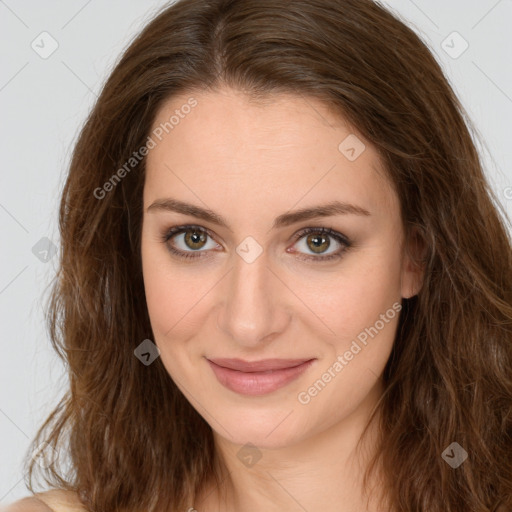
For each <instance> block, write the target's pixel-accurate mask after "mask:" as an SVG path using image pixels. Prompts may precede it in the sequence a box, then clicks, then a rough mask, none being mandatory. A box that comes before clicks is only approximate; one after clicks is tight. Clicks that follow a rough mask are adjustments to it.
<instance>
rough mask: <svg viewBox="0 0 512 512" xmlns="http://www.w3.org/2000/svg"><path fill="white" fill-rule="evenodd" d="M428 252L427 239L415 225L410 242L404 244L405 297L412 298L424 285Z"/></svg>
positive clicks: (403, 285) (402, 288)
mask: <svg viewBox="0 0 512 512" xmlns="http://www.w3.org/2000/svg"><path fill="white" fill-rule="evenodd" d="M426 254H427V244H426V242H425V239H424V237H423V236H422V235H421V233H420V231H419V229H418V228H417V227H416V226H413V228H412V229H411V233H410V238H409V240H408V243H405V244H404V252H403V257H402V273H401V277H400V285H401V293H402V297H403V298H404V299H410V298H411V297H413V296H415V295H417V294H418V293H419V291H420V290H421V287H422V286H423V280H424V277H425V262H426V260H425V258H426Z"/></svg>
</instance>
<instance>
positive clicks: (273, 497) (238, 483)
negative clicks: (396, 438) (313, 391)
mask: <svg viewBox="0 0 512 512" xmlns="http://www.w3.org/2000/svg"><path fill="white" fill-rule="evenodd" d="M382 390H383V388H382V383H381V380H379V381H378V384H377V385H376V386H375V387H374V388H373V389H372V391H371V392H370V393H369V394H368V395H367V397H366V399H365V401H364V402H363V403H361V404H359V406H358V407H357V408H356V409H355V410H354V411H352V413H351V414H349V415H348V416H346V417H345V418H344V419H343V420H342V421H341V422H338V423H336V424H333V425H330V426H328V427H327V428H325V429H324V430H322V431H319V432H316V433H313V434H312V435H310V436H309V437H307V438H302V439H301V440H300V441H299V442H297V443H295V444H293V445H287V446H282V447H278V448H274V449H257V448H254V451H255V452H257V453H258V456H259V455H261V458H259V460H257V462H256V463H255V464H254V465H250V466H245V465H244V464H243V463H242V462H241V460H240V458H239V456H238V452H239V450H240V448H241V446H240V445H235V444H233V443H231V442H230V441H229V440H228V439H226V438H224V437H221V436H219V435H218V433H216V432H214V439H215V446H216V452H217V455H218V466H219V471H220V474H221V475H222V485H221V487H220V488H219V487H218V486H217V485H213V484H212V485H211V486H210V487H209V488H208V489H207V490H205V492H203V493H202V494H201V495H200V497H199V499H198V501H197V503H196V506H195V508H196V509H197V510H198V511H199V512H203V511H204V512H214V511H217V510H218V511H221V510H222V511H223V512H234V511H240V510H243V511H244V512H257V511H258V512H259V511H261V510H266V511H269V512H273V511H276V512H277V511H282V510H290V511H295V510H297V512H300V511H304V510H307V511H308V512H317V511H318V512H320V511H322V512H331V511H332V512H335V511H336V512H339V511H340V510H343V512H356V511H357V512H362V511H365V512H373V511H376V510H377V503H376V497H375V496H374V495H372V496H371V499H370V500H369V501H367V498H368V496H367V495H365V489H364V488H363V476H364V472H365V470H366V469H367V466H368V462H369V460H370V458H371V456H372V455H373V454H374V453H375V448H376V446H377V443H378V442H379V429H378V424H379V419H380V415H379V414H376V416H375V418H374V420H373V421H372V423H371V425H370V427H369V428H368V432H367V434H366V435H365V437H364V439H362V441H361V443H360V444H358V442H359V440H360V439H361V436H362V434H363V430H364V428H365V426H366V424H367V422H368V420H369V418H370V414H371V412H372V410H373V408H374V407H375V406H376V404H377V402H378V400H379V398H380V396H381V395H382ZM377 481H380V478H379V475H378V474H377V479H375V480H374V479H372V482H377ZM373 485H377V487H378V486H379V484H375V483H372V486H373ZM378 490H379V489H375V491H378Z"/></svg>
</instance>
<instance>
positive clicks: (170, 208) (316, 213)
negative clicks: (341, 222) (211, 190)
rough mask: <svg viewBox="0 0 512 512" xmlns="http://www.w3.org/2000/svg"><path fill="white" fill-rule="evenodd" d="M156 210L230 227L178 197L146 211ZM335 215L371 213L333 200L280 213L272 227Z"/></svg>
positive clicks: (366, 214) (203, 209)
mask: <svg viewBox="0 0 512 512" xmlns="http://www.w3.org/2000/svg"><path fill="white" fill-rule="evenodd" d="M156 211H167V212H176V213H182V214H184V215H190V216H192V217H197V218H199V219H202V220H205V221H208V222H211V223H212V224H216V225H218V226H222V227H225V228H227V229H230V227H229V224H228V222H227V221H226V220H225V219H224V218H223V217H222V216H221V215H219V214H217V213H215V212H213V211H212V210H209V209H206V208H202V207H200V206H196V205H193V204H190V203H185V202H183V201H178V200H177V199H172V198H164V199H157V200H156V201H155V202H153V203H152V204H151V205H150V206H148V208H147V209H146V212H148V213H149V212H156ZM333 215H362V216H366V217H369V216H371V213H370V212H369V211H368V210H366V209H365V208H362V207H361V206H357V205H354V204H350V203H344V202H341V201H332V202H330V203H327V204H325V205H319V206H312V207H310V208H303V209H301V210H295V211H292V212H287V213H283V214H282V215H279V217H276V219H275V220H274V223H273V225H272V229H278V228H282V227H286V226H290V225H292V224H296V223H297V222H301V221H304V220H310V219H314V218H319V217H330V216H333Z"/></svg>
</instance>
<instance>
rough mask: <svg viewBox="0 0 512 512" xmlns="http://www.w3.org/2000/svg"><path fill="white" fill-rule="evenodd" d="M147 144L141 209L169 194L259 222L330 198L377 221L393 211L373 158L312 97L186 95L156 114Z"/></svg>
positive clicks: (371, 149)
mask: <svg viewBox="0 0 512 512" xmlns="http://www.w3.org/2000/svg"><path fill="white" fill-rule="evenodd" d="M155 134H156V135H155ZM151 136H152V138H153V140H154V142H155V146H154V148H153V149H151V150H150V152H149V153H148V156H147V162H146V179H145V187H144V204H145V207H147V205H148V203H149V202H150V201H153V200H155V199H158V198H160V197H165V194H166V193H167V195H169V196H173V197H176V196H177V195H181V196H183V195H186V196H187V199H192V198H194V195H195V196H196V197H195V199H196V201H197V199H198V198H200V199H203V198H204V199H205V200H206V198H208V200H206V202H207V203H208V204H209V206H212V209H213V208H214V207H218V208H220V209H221V210H223V211H227V210H228V209H229V207H230V205H233V206H235V205H238V206H239V204H240V202H241V201H243V202H244V203H245V208H246V209H249V210H254V212H255V213H256V212H257V211H258V209H259V211H260V212H261V208H262V204H264V205H265V208H267V207H268V208H269V209H272V206H273V205H276V211H279V213H281V211H282V210H283V209H286V208H292V207H293V206H294V205H295V204H296V203H297V202H299V201H300V205H298V206H301V207H306V206H308V205H309V204H313V203H315V204H316V203H318V201H319V200H323V201H325V200H334V199H337V200H342V201H343V200H346V201H347V202H357V201H358V202H359V204H361V206H364V207H365V208H367V209H369V210H370V211H373V212H375V213H377V214H378V213H379V212H380V213H384V211H389V210H390V209H396V208H397V204H396V201H397V198H396V197H395V195H394V192H393V190H392V187H391V186H390V183H389V182H388V180H387V179H386V178H385V173H384V171H383V168H382V165H381V161H380V158H379V155H378V153H377V151H376V149H375V148H374V147H373V146H372V145H370V144H369V143H368V141H366V140H365V139H364V138H363V137H362V136H361V135H360V134H358V133H357V131H356V130H354V128H352V127H351V126H349V125H348V124H347V123H346V122H345V121H344V120H343V119H342V118H341V116H339V115H336V114H335V113H334V112H333V111H332V110H331V109H329V108H328V107H327V106H326V105H325V104H324V103H322V102H320V101H318V100H315V99H312V98H306V97H304V96H299V95H297V96H295V95H288V94H276V95H272V96H268V97H266V98H264V99H263V100H261V101H260V100H258V101H255V100H254V99H251V98H249V97H248V96H247V95H245V94H244V93H242V92H240V91H234V90H232V89H227V88H224V89H220V90H218V91H216V92H196V91H194V92H190V93H183V94H180V95H177V96H174V97H172V98H171V99H169V100H168V101H167V102H165V103H164V104H163V105H162V107H161V108H160V110H159V111H158V113H157V115H156V117H155V119H154V122H153V125H152V128H151ZM354 156H355V158H354ZM234 213H236V212H235V211H234Z"/></svg>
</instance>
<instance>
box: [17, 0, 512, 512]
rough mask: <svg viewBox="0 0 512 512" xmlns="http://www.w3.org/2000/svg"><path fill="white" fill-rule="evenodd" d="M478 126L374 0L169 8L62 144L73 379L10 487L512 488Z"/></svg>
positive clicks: (169, 496)
mask: <svg viewBox="0 0 512 512" xmlns="http://www.w3.org/2000/svg"><path fill="white" fill-rule="evenodd" d="M468 126H470V121H469V120H468V119H467V117H466V114H465V112H464V110H463V108H462V106H461V105H460V103H459V101H458V99H457V98H456V96H455V94H454V92H453V91H452V89H451V88H450V86H449V84H448V82H447V80H446V78H445V77H444V76H443V73H442V71H441V69H440V67H439V65H438V64H437V62H436V61H435V59H434V58H433V56H432V55H431V53H430V52H429V50H428V49H427V47H426V46H425V45H424V43H423V42H422V41H421V40H420V39H419V38H418V36H417V35H415V34H414V33H413V32H412V31H411V30H410V29H409V28H407V27H406V26H405V25H404V24H403V23H402V22H400V21H399V20H397V19H396V18H395V17H393V16H392V15H391V14H390V13H389V12H388V11H386V10H385V9H384V8H382V7H381V6H380V5H378V4H377V3H374V2H373V1H370V0H328V1H327V0H308V1H305V0H296V1H293V2H287V1H284V0H272V1H268V0H210V1H204V0H181V1H178V2H177V3H176V4H173V5H171V6H169V7H168V8H166V9H165V10H164V11H163V12H161V13H160V14H159V16H157V17H156V18H155V19H154V20H153V21H152V22H151V23H149V24H148V25H147V27H146V28H145V29H144V30H143V32H142V33H141V34H140V35H139V36H138V37H137V38H136V40H135V41H134V42H133V43H132V44H131V45H130V47H129V48H128V50H127V51H126V52H125V53H124V55H123V57H122V59H121V60H120V62H119V63H118V64H117V66H116V67H115V69H114V71H113V72H112V74H111V76H110V78H109V80H108V81H107V83H106V84H105V87H104V89H103V91H102V93H101V95H100V97H99V99H98V102H97V103H96V105H95V107H94V109H93V111H92V112H91V114H90V116H89V118H88V120H87V123H86V124H85V126H84V128H83V130H82V132H81V136H80V138H79V140H78V142H77V145H76V148H75V151H74V154H73V159H72V162H71V167H70V171H69V176H68V178H67V181H66V184H65V187H64V190H63V194H62V201H61V208H60V230H61V237H62V253H61V268H60V272H59V276H58V277H59V279H58V281H57V283H56V284H55V287H54V290H53V295H52V301H51V303H50V314H49V320H50V324H49V325H50V332H51V337H52V340H53V343H54V346H55V348H56V350H57V351H58V352H59V354H60V355H61V356H62V357H63V359H64V361H65V362H66V363H67V364H68V365H69V370H70V371H69V378H70V389H69V391H68V392H67V393H66V395H65V396H64V397H63V399H62V401H61V403H60V404H59V406H58V407H57V408H56V409H55V411H54V412H53V413H52V415H51V416H50V417H49V418H48V420H47V421H46V422H45V424H44V425H43V426H42V427H41V430H40V431H39V433H38V436H37V438H36V439H35V440H34V446H33V449H35V448H36V447H40V446H41V444H42V443H43V447H44V449H42V450H41V455H40V457H36V458H35V459H30V460H29V459H28V457H27V465H28V472H27V475H28V480H27V484H28V485H29V488H30V490H31V491H32V492H33V493H34V492H35V491H34V488H33V486H32V478H33V473H34V471H35V470H44V471H42V473H43V474H44V475H45V478H46V482H47V483H48V484H49V485H50V486H51V487H52V488H53V490H51V491H43V492H40V493H37V494H36V497H33V498H27V499H25V500H22V502H18V504H16V505H14V506H18V507H24V508H23V510H39V509H38V508H37V507H44V510H48V509H49V510H52V509H53V510H56V511H59V510H64V509H65V510H72V509H73V508H72V507H76V510H90V511H109V512H110V511H127V512H128V511H129V512H132V511H155V512H160V511H162V512H163V511H173V512H174V511H186V510H189V511H193V510H197V511H200V512H202V511H206V512H213V511H223V512H231V511H235V510H236V511H244V512H247V511H261V510H266V511H273V510H288V511H292V510H308V511H309V512H314V511H318V510H322V511H324V512H325V511H328V512H329V511H335V510H336V511H338V510H344V511H350V512H352V511H354V512H355V511H362V510H365V511H372V512H373V511H382V510H386V511H388V510H389V511H412V510H417V511H429V512H438V511H439V512H440V511H446V510H450V511H452V512H455V511H463V510H464V511H468V510H471V511H478V512H484V511H486V512H488V511H496V510H500V511H503V510H511V507H512V461H511V457H510V454H511V453H512V450H511V448H512V370H511V368H512V343H511V342H512V322H511V320H512V247H511V240H510V236H509V233H508V232H507V229H506V226H505V215H503V217H502V216H500V214H499V213H498V211H497V206H496V205H497V204H499V203H498V202H497V201H496V198H495V197H494V196H493V193H492V191H491V189H490V187H489V185H488V183H487V181H486V179H485V176H484V173H483V171H482V165H481V162H480V159H479V156H478V154H477V151H476V149H475V146H474V143H473V141H472V138H471V133H470V131H469V128H468ZM65 436H69V437H67V438H66V437H65ZM44 443H47V444H44ZM31 453H32V451H31ZM65 454H66V455H67V454H69V457H70V461H71V466H72V471H71V472H67V473H66V471H65V470H63V469H62V467H61V465H59V462H60V461H61V459H62V458H64V455H65ZM41 460H43V461H45V463H44V464H41V463H40V461H41ZM38 462H39V464H38ZM59 500H60V501H59ZM12 510H18V509H12ZM19 510H21V509H19ZM40 510H43V508H40Z"/></svg>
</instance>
